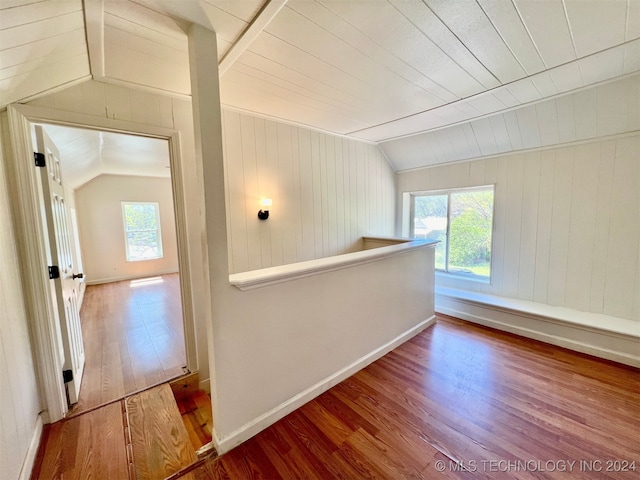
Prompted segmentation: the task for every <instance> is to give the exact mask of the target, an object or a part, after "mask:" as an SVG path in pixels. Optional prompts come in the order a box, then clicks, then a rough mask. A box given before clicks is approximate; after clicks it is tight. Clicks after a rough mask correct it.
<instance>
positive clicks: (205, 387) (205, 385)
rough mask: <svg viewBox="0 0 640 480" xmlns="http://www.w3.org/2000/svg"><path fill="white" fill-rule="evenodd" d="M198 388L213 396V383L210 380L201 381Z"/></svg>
mask: <svg viewBox="0 0 640 480" xmlns="http://www.w3.org/2000/svg"><path fill="white" fill-rule="evenodd" d="M198 388H199V389H200V390H202V391H203V392H206V393H207V394H209V395H210V394H211V383H210V382H209V379H208V378H205V379H204V380H200V381H199V382H198Z"/></svg>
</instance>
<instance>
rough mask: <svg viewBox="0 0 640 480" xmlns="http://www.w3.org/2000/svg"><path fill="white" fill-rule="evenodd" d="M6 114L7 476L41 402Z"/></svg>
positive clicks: (2, 195)
mask: <svg viewBox="0 0 640 480" xmlns="http://www.w3.org/2000/svg"><path fill="white" fill-rule="evenodd" d="M5 120H6V117H4V118H1V119H0V122H1V123H2V127H3V128H2V131H1V134H2V135H1V137H2V138H0V260H1V261H2V265H3V268H2V269H0V384H1V385H2V388H0V425H1V427H0V466H1V468H2V473H1V475H2V476H4V477H6V478H19V477H20V474H21V469H22V467H23V462H25V460H26V457H27V453H28V451H29V448H30V444H31V440H32V437H33V436H34V433H35V432H36V420H37V418H38V414H39V412H40V410H41V408H40V399H39V395H38V389H37V384H36V374H35V368H34V363H33V357H32V355H31V344H30V340H29V324H28V315H27V312H26V310H25V305H24V295H23V291H22V284H21V281H20V277H21V274H20V266H19V265H18V262H17V255H18V253H17V246H18V242H19V239H18V238H16V236H15V234H14V231H13V223H12V219H11V203H10V197H9V192H8V183H7V182H8V181H9V179H8V178H7V176H6V169H5V162H4V154H3V151H2V148H3V146H6V145H7V144H6V142H7V141H8V135H9V132H8V129H7V128H6V121H5ZM37 440H38V438H36V441H37ZM33 453H35V452H31V454H33ZM27 468H30V467H29V466H27ZM27 477H28V472H25V476H24V478H27Z"/></svg>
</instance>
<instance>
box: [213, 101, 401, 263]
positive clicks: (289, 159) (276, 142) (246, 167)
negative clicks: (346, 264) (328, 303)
mask: <svg viewBox="0 0 640 480" xmlns="http://www.w3.org/2000/svg"><path fill="white" fill-rule="evenodd" d="M222 120H223V135H224V157H225V174H226V185H227V189H226V195H227V197H226V198H227V200H226V203H227V214H228V215H227V230H228V235H229V270H230V272H231V273H239V272H245V271H248V270H257V269H261V268H267V267H272V266H278V265H284V264H289V263H295V262H301V261H304V260H312V259H316V258H322V257H328V256H332V255H338V254H341V253H347V252H350V251H354V250H357V248H358V247H359V241H360V238H361V237H362V236H364V235H367V234H372V235H383V236H384V235H393V230H394V221H395V218H394V215H395V196H396V194H395V174H394V172H393V170H392V168H391V167H390V165H389V164H388V162H387V160H386V158H385V157H384V155H383V154H382V151H381V150H380V149H379V148H378V147H377V146H375V145H371V144H367V143H364V142H358V141H355V140H349V139H346V138H343V137H338V136H334V135H328V134H323V133H319V132H317V131H313V130H309V129H306V128H302V127H296V126H292V125H288V124H284V123H279V122H274V121H271V120H264V119H261V118H256V117H252V116H249V115H244V114H239V113H236V112H232V111H228V110H223V114H222ZM261 197H267V198H272V199H273V206H272V207H271V210H270V216H269V219H268V220H265V221H261V220H259V219H258V218H257V213H258V210H259V209H260V206H259V200H260V198H261Z"/></svg>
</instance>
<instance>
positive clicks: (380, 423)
mask: <svg viewBox="0 0 640 480" xmlns="http://www.w3.org/2000/svg"><path fill="white" fill-rule="evenodd" d="M639 399H640V371H638V370H637V369H633V368H629V367H625V366H622V365H619V364H615V363H612V362H607V361H603V360H599V359H596V358H593V357H589V356H586V355H581V354H578V353H574V352H570V351H568V350H563V349H560V348H557V347H554V346H550V345H546V344H543V343H539V342H535V341H532V340H528V339H524V338H520V337H516V336H513V335H509V334H506V333H502V332H498V331H495V330H490V329H487V328H483V327H479V326H475V325H472V324H468V323H466V322H462V321H458V320H455V319H450V318H447V317H442V316H439V317H438V322H437V323H436V325H434V326H433V327H431V328H429V329H427V330H425V331H424V332H422V333H420V334H419V335H417V336H416V337H414V338H413V339H411V340H410V341H408V342H406V343H405V344H403V345H402V346H400V347H398V348H397V349H395V350H394V351H393V352H391V353H389V354H388V355H386V356H385V357H383V358H382V359H380V360H378V361H376V362H374V363H373V364H371V365H370V366H369V367H367V368H365V369H364V370H362V371H360V372H358V373H357V374H355V375H353V376H352V377H350V378H349V379H347V380H345V381H344V382H342V383H340V384H339V385H337V386H335V387H334V388H332V389H330V390H329V391H327V392H325V393H324V394H323V395H320V396H319V397H318V398H316V399H315V400H313V401H311V402H309V403H308V404H306V405H304V406H303V407H301V408H300V409H298V410H296V411H295V412H293V413H292V414H290V415H288V416H287V417H285V418H283V419H282V420H281V421H279V422H277V423H276V424H274V425H273V426H271V427H270V428H268V429H266V430H265V431H263V432H261V433H260V434H258V435H256V436H255V437H254V438H252V439H250V440H248V441H247V442H245V443H244V444H242V445H240V446H239V447H237V448H235V449H234V450H232V451H231V452H229V453H227V454H225V455H222V456H221V457H218V458H215V459H209V460H206V461H204V462H200V463H197V464H194V466H193V467H194V468H193V469H191V470H190V471H189V472H185V477H183V478H189V479H191V478H193V479H197V480H200V479H241V480H247V479H280V478H282V479H298V478H310V479H314V478H315V479H330V478H347V479H360V478H381V479H398V478H425V479H431V478H473V479H476V478H487V479H489V478H491V479H493V478H522V479H527V478H536V479H540V478H575V479H578V478H579V479H632V478H633V479H636V478H639V476H640V474H639V472H640V465H639V463H640V442H639V441H638V439H639V438H640V402H639ZM101 410H103V409H99V410H98V411H97V412H99V411H101ZM94 413H95V412H91V413H87V414H84V415H81V416H80V417H76V418H75V419H72V420H67V422H71V421H80V420H81V419H83V418H84V417H85V416H88V415H92V414H94ZM120 418H122V416H120ZM119 428H120V427H119V426H117V425H109V426H106V424H100V425H99V424H97V423H92V422H90V421H88V420H86V421H85V423H83V424H78V426H75V427H73V430H72V431H73V435H71V434H68V435H67V436H66V437H64V438H65V440H60V439H59V434H54V433H55V432H64V431H69V432H71V429H70V428H68V429H67V430H65V428H60V427H56V426H55V425H54V426H52V427H49V431H50V433H49V435H48V442H47V445H46V450H47V455H49V456H53V457H54V458H56V459H57V460H56V461H54V462H53V463H52V462H51V461H49V460H48V459H47V458H46V455H45V458H44V460H42V461H41V462H40V464H41V465H42V468H40V467H39V468H40V470H39V471H40V472H41V474H42V475H41V476H40V477H38V476H35V477H34V478H56V475H55V474H54V475H52V474H51V472H50V471H48V469H51V471H53V472H61V471H63V470H62V468H63V467H61V466H59V465H58V464H59V463H62V464H65V465H67V466H69V465H70V466H74V462H75V463H76V464H77V463H78V462H80V464H83V463H85V460H84V459H85V458H87V457H91V459H92V460H91V462H92V464H96V465H98V464H100V462H101V461H103V460H101V457H103V456H108V455H111V454H110V453H109V450H105V449H104V447H101V446H99V445H98V443H97V442H99V441H102V440H99V439H100V438H101V437H102V436H103V435H105V434H106V433H107V432H111V434H112V436H113V435H115V436H120V437H122V438H123V439H124V435H120V430H119ZM87 429H88V430H90V432H91V433H86V431H85V430H87ZM116 432H117V435H116V434H115V433H116ZM122 441H123V442H124V440H122ZM87 446H89V447H87ZM59 448H65V449H69V451H73V452H77V453H76V454H74V455H75V457H74V456H72V455H71V454H68V453H66V450H65V452H63V453H60V452H59V451H58V449H59ZM108 448H115V447H108ZM123 448H124V447H123ZM88 450H89V451H88ZM118 458H120V457H118ZM56 462H58V463H56ZM456 462H460V463H456ZM631 462H635V464H634V463H631ZM461 465H464V467H466V471H464V470H461ZM74 468H75V469H74V470H71V469H69V468H67V469H66V470H64V471H65V472H67V471H68V472H70V473H69V474H65V475H64V477H62V478H70V479H74V478H89V477H87V476H86V475H85V476H80V475H79V474H77V473H76V472H80V471H81V469H80V467H77V468H76V467H74ZM112 468H115V467H114V466H112ZM631 468H635V471H621V470H630V469H631ZM105 472H106V470H105ZM57 478H60V476H58V477H57ZM91 478H126V477H119V476H118V475H117V474H114V476H107V475H106V474H104V475H98V476H93V477H91ZM172 478H177V476H176V475H174V476H173V477H172Z"/></svg>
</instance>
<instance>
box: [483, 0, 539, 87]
mask: <svg viewBox="0 0 640 480" xmlns="http://www.w3.org/2000/svg"><path fill="white" fill-rule="evenodd" d="M478 3H479V4H480V6H481V8H482V10H483V11H484V13H485V14H486V15H487V16H488V17H489V19H490V20H491V23H492V24H493V25H494V27H495V28H496V30H497V31H498V33H499V34H500V36H501V37H502V39H503V40H504V42H505V44H506V45H507V47H508V48H509V50H511V52H513V54H514V56H515V57H516V59H517V60H518V62H519V63H520V65H522V67H523V68H524V69H525V71H526V72H527V74H528V75H531V74H534V73H537V72H539V71H541V70H544V69H545V65H544V62H543V61H542V58H541V57H540V54H539V53H538V50H537V48H536V46H535V44H534V43H533V41H532V40H531V37H530V36H529V33H528V32H527V29H526V28H525V26H524V24H523V22H522V19H521V18H520V15H519V14H518V11H517V10H516V9H515V7H514V5H513V3H512V2H496V1H491V0H479V2H478Z"/></svg>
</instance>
